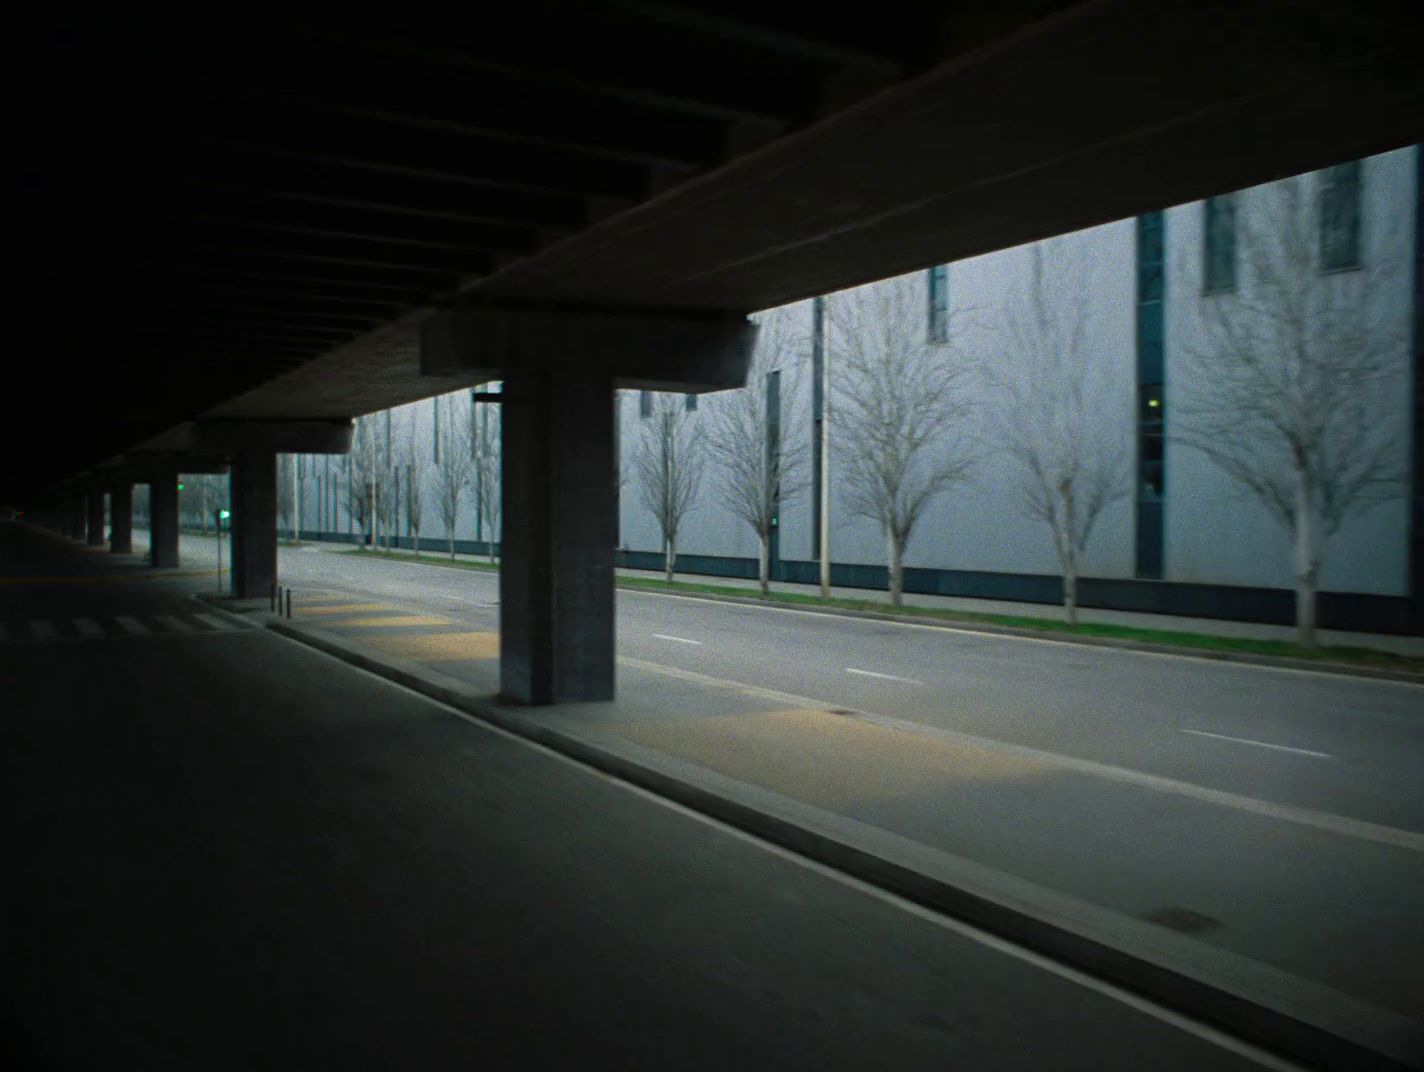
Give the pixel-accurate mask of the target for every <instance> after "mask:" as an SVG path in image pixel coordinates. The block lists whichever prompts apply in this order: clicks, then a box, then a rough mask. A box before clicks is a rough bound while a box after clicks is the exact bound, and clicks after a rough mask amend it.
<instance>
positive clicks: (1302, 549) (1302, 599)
mask: <svg viewBox="0 0 1424 1072" xmlns="http://www.w3.org/2000/svg"><path fill="white" fill-rule="evenodd" d="M1315 544H1316V531H1315V511H1314V510H1312V509H1311V506H1310V486H1309V483H1308V481H1307V478H1306V475H1305V472H1304V471H1303V470H1297V471H1296V485H1295V624H1296V632H1297V634H1298V637H1297V639H1298V642H1299V643H1300V646H1301V647H1303V648H1313V647H1315V645H1316V636H1315V593H1316V586H1317V582H1318V577H1317V568H1318V558H1319V556H1318V555H1317V554H1316V550H1315Z"/></svg>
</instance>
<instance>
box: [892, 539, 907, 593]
mask: <svg viewBox="0 0 1424 1072" xmlns="http://www.w3.org/2000/svg"><path fill="white" fill-rule="evenodd" d="M904 590H905V544H904V542H903V541H902V540H900V539H899V538H897V537H896V536H895V534H894V533H891V534H890V602H891V604H892V605H894V606H896V607H900V606H903V605H904V603H905V596H904Z"/></svg>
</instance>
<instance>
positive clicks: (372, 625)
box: [331, 614, 455, 629]
mask: <svg viewBox="0 0 1424 1072" xmlns="http://www.w3.org/2000/svg"><path fill="white" fill-rule="evenodd" d="M331 624H332V625H334V626H339V627H340V628H342V629H377V628H380V627H381V626H386V625H454V624H455V623H454V622H452V621H451V620H450V619H449V618H438V617H436V616H435V615H433V614H378V615H375V616H374V617H370V618H346V619H343V620H342V621H339V622H332V623H331Z"/></svg>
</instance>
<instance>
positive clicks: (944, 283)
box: [925, 264, 949, 342]
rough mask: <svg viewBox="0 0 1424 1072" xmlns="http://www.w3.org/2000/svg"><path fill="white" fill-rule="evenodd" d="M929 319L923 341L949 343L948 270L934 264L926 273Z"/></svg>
mask: <svg viewBox="0 0 1424 1072" xmlns="http://www.w3.org/2000/svg"><path fill="white" fill-rule="evenodd" d="M927 278H928V280H929V295H928V303H927V308H928V310H929V319H928V322H927V324H926V327H925V339H926V340H927V341H929V342H948V341H949V268H948V266H946V265H943V264H936V265H935V266H934V267H933V268H931V269H930V270H929V272H928V273H927Z"/></svg>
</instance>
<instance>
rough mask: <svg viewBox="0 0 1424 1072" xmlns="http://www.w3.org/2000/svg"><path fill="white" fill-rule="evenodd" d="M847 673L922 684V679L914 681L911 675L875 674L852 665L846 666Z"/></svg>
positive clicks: (910, 683) (908, 683)
mask: <svg viewBox="0 0 1424 1072" xmlns="http://www.w3.org/2000/svg"><path fill="white" fill-rule="evenodd" d="M846 673H847V674H859V675H860V676H861V677H878V678H883V679H884V680H886V681H903V682H904V683H905V684H906V685H923V684H924V682H923V681H916V680H915V679H914V678H912V677H896V676H895V675H894V674H877V673H876V672H875V671H874V670H857V669H856V668H855V667H853V666H847V667H846Z"/></svg>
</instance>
